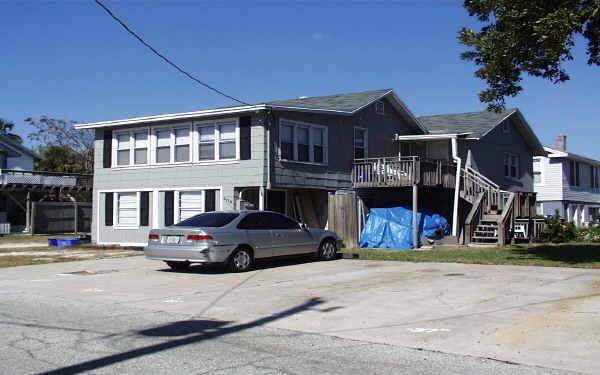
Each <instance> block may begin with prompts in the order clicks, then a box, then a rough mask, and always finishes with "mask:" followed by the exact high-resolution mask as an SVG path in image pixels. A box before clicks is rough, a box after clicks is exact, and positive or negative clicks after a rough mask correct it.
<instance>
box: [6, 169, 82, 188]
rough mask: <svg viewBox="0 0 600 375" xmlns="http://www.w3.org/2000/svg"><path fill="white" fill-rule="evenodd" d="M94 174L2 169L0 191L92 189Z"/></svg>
mask: <svg viewBox="0 0 600 375" xmlns="http://www.w3.org/2000/svg"><path fill="white" fill-rule="evenodd" d="M92 186H93V176H92V175H89V174H78V173H56V172H36V171H23V170H17V169H0V191H30V192H36V191H38V192H47V191H53V190H59V191H63V192H67V193H68V192H79V191H90V190H92Z"/></svg>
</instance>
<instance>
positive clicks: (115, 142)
mask: <svg viewBox="0 0 600 375" xmlns="http://www.w3.org/2000/svg"><path fill="white" fill-rule="evenodd" d="M144 131H145V132H146V136H147V138H146V163H143V164H142V163H140V164H135V134H136V133H143V132H144ZM123 134H127V135H129V142H128V143H129V164H124V165H119V164H118V163H119V151H124V150H125V149H122V150H119V135H123ZM150 138H151V132H150V128H149V127H147V126H144V127H139V128H132V129H124V130H115V131H114V132H113V134H112V147H111V148H112V149H111V152H112V155H113V157H111V168H130V167H144V166H148V165H150V164H151V162H150V152H151V151H150V150H151V139H150Z"/></svg>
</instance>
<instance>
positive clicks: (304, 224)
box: [300, 223, 308, 230]
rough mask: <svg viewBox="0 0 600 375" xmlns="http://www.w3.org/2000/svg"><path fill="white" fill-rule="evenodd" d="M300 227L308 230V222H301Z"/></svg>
mask: <svg viewBox="0 0 600 375" xmlns="http://www.w3.org/2000/svg"><path fill="white" fill-rule="evenodd" d="M300 229H302V230H308V225H306V223H300Z"/></svg>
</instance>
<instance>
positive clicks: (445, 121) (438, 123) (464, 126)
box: [417, 108, 516, 138]
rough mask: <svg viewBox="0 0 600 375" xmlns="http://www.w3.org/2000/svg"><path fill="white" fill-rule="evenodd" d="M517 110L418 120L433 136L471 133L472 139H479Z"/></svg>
mask: <svg viewBox="0 0 600 375" xmlns="http://www.w3.org/2000/svg"><path fill="white" fill-rule="evenodd" d="M515 110H516V109H514V108H513V109H506V110H504V111H502V112H500V113H497V112H490V111H481V112H468V113H453V114H449V115H435V116H421V117H417V119H418V120H419V121H420V122H421V125H423V126H424V127H425V128H426V129H427V130H428V131H429V132H430V133H431V134H448V133H451V134H454V133H470V135H469V136H470V137H475V138H479V137H481V136H482V135H484V134H485V133H487V132H488V131H489V130H490V129H491V128H493V127H494V126H496V125H498V123H499V122H500V121H502V120H503V119H504V118H506V117H507V116H508V115H510V114H511V113H513V112H515Z"/></svg>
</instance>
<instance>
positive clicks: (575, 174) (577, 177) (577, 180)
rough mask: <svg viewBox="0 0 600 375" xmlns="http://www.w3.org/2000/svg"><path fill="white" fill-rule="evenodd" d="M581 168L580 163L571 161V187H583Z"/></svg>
mask: <svg viewBox="0 0 600 375" xmlns="http://www.w3.org/2000/svg"><path fill="white" fill-rule="evenodd" d="M580 172H581V168H580V165H579V162H578V161H576V160H569V186H570V187H580V186H581V173H580Z"/></svg>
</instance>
